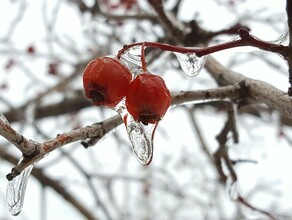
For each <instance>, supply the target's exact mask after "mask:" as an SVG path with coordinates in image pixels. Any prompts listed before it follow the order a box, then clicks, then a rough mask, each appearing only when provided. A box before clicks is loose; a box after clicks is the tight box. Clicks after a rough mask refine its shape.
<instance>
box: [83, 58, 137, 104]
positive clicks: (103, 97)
mask: <svg viewBox="0 0 292 220" xmlns="http://www.w3.org/2000/svg"><path fill="white" fill-rule="evenodd" d="M131 80H132V74H131V73H130V71H129V70H128V69H127V68H126V67H125V66H124V65H123V64H121V63H120V62H119V61H118V60H117V59H115V58H110V57H100V58H96V59H95V60H93V61H91V62H90V63H89V64H88V65H87V66H86V68H85V70H84V74H83V87H84V90H85V95H86V97H87V98H89V99H92V101H93V104H95V105H97V106H100V105H101V106H106V107H109V108H113V107H115V106H116V105H117V104H118V103H119V102H120V101H121V100H122V98H123V97H125V95H126V90H127V87H128V85H129V84H130V82H131Z"/></svg>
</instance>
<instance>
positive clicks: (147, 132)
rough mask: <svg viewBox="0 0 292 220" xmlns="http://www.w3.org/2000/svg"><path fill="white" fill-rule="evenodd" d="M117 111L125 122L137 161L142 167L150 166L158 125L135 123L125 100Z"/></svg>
mask: <svg viewBox="0 0 292 220" xmlns="http://www.w3.org/2000/svg"><path fill="white" fill-rule="evenodd" d="M115 110H116V111H117V112H118V113H119V114H120V115H121V117H122V119H123V121H124V124H125V126H126V129H127V132H128V135H129V138H130V141H131V148H132V150H133V153H134V155H135V156H136V158H137V160H138V161H139V163H140V164H142V165H148V164H150V163H151V160H152V157H153V137H154V133H155V129H156V127H157V123H156V124H148V125H144V124H143V123H141V122H137V121H135V120H134V119H133V117H132V116H131V115H130V114H129V113H128V111H127V109H126V107H125V104H124V100H123V101H122V102H121V103H120V104H119V105H118V106H117V108H116V109H115Z"/></svg>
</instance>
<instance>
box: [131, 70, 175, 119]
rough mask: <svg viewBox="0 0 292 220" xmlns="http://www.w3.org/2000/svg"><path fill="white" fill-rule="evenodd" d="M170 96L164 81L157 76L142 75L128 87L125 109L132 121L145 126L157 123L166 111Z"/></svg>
mask: <svg viewBox="0 0 292 220" xmlns="http://www.w3.org/2000/svg"><path fill="white" fill-rule="evenodd" d="M170 102H171V95H170V92H169V90H168V89H167V87H166V85H165V82H164V80H163V79H162V78H161V77H160V76H157V75H153V74H148V73H142V74H140V75H138V76H137V77H136V78H135V79H134V80H133V81H132V82H131V84H130V85H129V87H128V90H127V94H126V107H127V110H128V112H129V113H130V114H131V115H132V117H133V118H134V120H136V121H140V122H142V123H143V124H145V125H148V123H150V124H154V123H157V122H158V121H159V120H160V119H161V118H162V117H163V116H164V114H165V112H166V111H167V109H168V107H169V105H170Z"/></svg>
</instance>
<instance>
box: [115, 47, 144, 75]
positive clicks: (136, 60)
mask: <svg viewBox="0 0 292 220" xmlns="http://www.w3.org/2000/svg"><path fill="white" fill-rule="evenodd" d="M120 61H121V62H122V63H123V64H124V65H125V66H126V67H127V68H128V69H129V70H130V72H131V73H132V74H134V75H137V74H139V73H141V72H143V70H142V63H141V46H134V47H131V48H130V49H128V50H127V51H126V52H125V53H123V54H122V56H121V58H120Z"/></svg>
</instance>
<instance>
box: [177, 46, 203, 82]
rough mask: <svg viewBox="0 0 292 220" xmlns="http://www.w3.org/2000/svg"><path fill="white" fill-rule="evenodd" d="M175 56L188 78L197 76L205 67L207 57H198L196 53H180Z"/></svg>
mask: <svg viewBox="0 0 292 220" xmlns="http://www.w3.org/2000/svg"><path fill="white" fill-rule="evenodd" d="M175 55H176V57H177V59H178V61H179V63H180V66H181V68H182V70H183V71H184V72H185V74H187V75H188V76H196V75H198V73H199V72H200V71H201V70H202V68H203V67H204V64H205V62H206V56H202V57H198V56H197V55H196V54H195V53H178V52H175Z"/></svg>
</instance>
